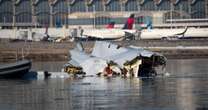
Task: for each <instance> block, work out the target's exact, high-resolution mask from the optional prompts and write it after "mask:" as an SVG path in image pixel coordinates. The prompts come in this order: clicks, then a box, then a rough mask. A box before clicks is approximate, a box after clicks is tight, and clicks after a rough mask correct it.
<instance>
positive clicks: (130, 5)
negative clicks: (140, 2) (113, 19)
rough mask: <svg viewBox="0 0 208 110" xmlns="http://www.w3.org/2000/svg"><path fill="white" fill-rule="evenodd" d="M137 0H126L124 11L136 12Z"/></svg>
mask: <svg viewBox="0 0 208 110" xmlns="http://www.w3.org/2000/svg"><path fill="white" fill-rule="evenodd" d="M137 10H138V7H137V0H128V1H127V2H126V4H125V11H137Z"/></svg>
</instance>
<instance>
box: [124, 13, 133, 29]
mask: <svg viewBox="0 0 208 110" xmlns="http://www.w3.org/2000/svg"><path fill="white" fill-rule="evenodd" d="M134 16H135V15H134V14H131V15H130V17H129V18H128V19H127V21H126V23H125V24H124V27H123V29H133V25H134V21H135V20H134Z"/></svg>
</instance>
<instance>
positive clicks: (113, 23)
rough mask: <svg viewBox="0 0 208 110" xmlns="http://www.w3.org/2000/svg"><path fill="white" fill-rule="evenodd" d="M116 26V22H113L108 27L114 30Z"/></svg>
mask: <svg viewBox="0 0 208 110" xmlns="http://www.w3.org/2000/svg"><path fill="white" fill-rule="evenodd" d="M114 26H115V22H114V21H111V22H110V23H109V24H108V25H107V27H106V28H107V29H113V28H114Z"/></svg>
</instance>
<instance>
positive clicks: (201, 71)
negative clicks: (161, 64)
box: [0, 59, 208, 110]
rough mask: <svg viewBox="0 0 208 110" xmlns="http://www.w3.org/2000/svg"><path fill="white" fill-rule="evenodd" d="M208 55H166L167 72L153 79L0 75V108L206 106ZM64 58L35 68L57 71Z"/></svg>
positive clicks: (175, 109) (159, 109)
mask: <svg viewBox="0 0 208 110" xmlns="http://www.w3.org/2000/svg"><path fill="white" fill-rule="evenodd" d="M207 61H208V60H204V59H203V60H170V61H168V64H167V71H168V72H169V73H170V74H171V76H170V77H158V78H154V79H148V78H146V79H144V78H143V79H141V78H132V79H130V78H126V79H124V78H120V77H117V78H103V77H86V78H83V79H73V78H68V79H58V78H57V79H48V80H32V81H26V80H0V110H72V109H75V110H94V109H95V110H99V109H101V110H102V109H106V110H206V109H205V108H208V92H207V91H208V86H207V85H208V80H207V78H208V77H207V76H208V73H207V72H208V70H207V69H208V68H207V67H206V66H207V64H208V62H207ZM62 64H64V62H53V63H52V62H50V63H42V64H37V65H38V66H39V67H37V66H36V67H33V69H34V68H35V69H37V68H39V70H42V69H44V70H45V69H47V70H48V71H59V68H61V66H62ZM34 65H36V64H34ZM34 65H33V66H34ZM45 65H47V66H45ZM41 66H42V67H41ZM45 67H46V68H45ZM47 67H49V68H47Z"/></svg>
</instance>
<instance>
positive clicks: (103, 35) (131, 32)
mask: <svg viewBox="0 0 208 110" xmlns="http://www.w3.org/2000/svg"><path fill="white" fill-rule="evenodd" d="M133 24H134V14H132V15H130V17H129V18H128V19H127V21H126V23H125V24H124V27H123V28H122V29H116V28H114V25H115V22H110V23H109V24H108V25H107V26H106V29H89V30H88V29H85V30H82V29H81V28H80V27H79V29H78V35H77V36H75V37H74V38H75V39H88V40H89V39H95V40H124V39H134V38H135V36H136V35H137V33H138V31H137V30H135V29H133Z"/></svg>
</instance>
